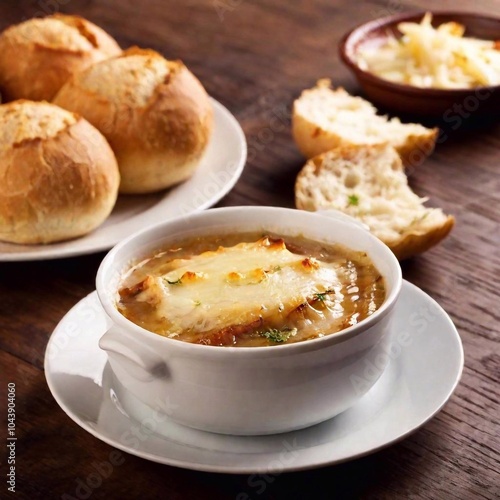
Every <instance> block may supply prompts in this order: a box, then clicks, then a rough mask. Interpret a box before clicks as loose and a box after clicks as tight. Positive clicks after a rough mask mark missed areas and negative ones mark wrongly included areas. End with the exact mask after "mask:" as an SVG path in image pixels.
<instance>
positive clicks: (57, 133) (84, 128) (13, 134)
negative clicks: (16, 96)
mask: <svg viewBox="0 0 500 500" xmlns="http://www.w3.org/2000/svg"><path fill="white" fill-rule="evenodd" d="M0 179H2V182H1V183H0V240H4V241H10V242H14V243H27V244H30V243H50V242H53V241H60V240H66V239H69V238H74V237H76V236H81V235H83V234H85V233H88V232H89V231H92V229H94V228H95V227H97V226H98V225H99V224H101V223H102V222H103V221H104V219H106V217H107V216H108V215H109V213H110V212H111V210H112V208H113V206H114V204H115V201H116V197H117V194H118V185H119V183H120V176H119V172H118V165H117V163H116V159H115V157H114V155H113V151H112V150H111V148H110V147H109V144H108V143H107V142H106V139H105V138H104V137H103V136H102V134H101V133H100V132H99V131H98V130H97V129H95V128H94V127H93V126H92V125H90V123H88V122H87V121H86V120H84V119H83V118H80V117H78V116H76V115H74V114H72V113H69V112H67V111H65V110H63V109H61V108H58V107H57V106H54V105H53V104H49V103H47V102H32V101H26V100H20V101H14V102H11V103H8V104H3V105H1V106H0Z"/></svg>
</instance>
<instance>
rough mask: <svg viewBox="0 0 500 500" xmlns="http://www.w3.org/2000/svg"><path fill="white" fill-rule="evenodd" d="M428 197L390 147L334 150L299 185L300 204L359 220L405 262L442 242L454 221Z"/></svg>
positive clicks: (297, 198) (305, 172)
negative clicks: (417, 191) (419, 190)
mask: <svg viewBox="0 0 500 500" xmlns="http://www.w3.org/2000/svg"><path fill="white" fill-rule="evenodd" d="M425 201H426V198H420V197H419V196H417V195H416V194H415V193H414V192H413V191H412V190H411V188H410V187H409V186H408V179H407V177H406V175H405V173H404V170H403V165H402V163H401V158H400V157H399V156H398V154H397V152H396V150H395V149H394V148H393V147H391V146H388V145H377V146H343V147H339V148H334V149H331V150H330V151H327V152H326V153H323V154H321V155H319V156H315V157H314V158H312V159H310V160H309V161H308V162H307V163H306V165H305V166H304V168H303V169H302V171H301V172H300V173H299V175H298V177H297V182H296V184H295V202H296V205H297V208H301V209H304V210H322V209H323V210H325V209H336V210H340V211H342V212H344V213H346V214H347V215H351V216H352V217H355V218H356V219H359V220H360V221H362V222H364V223H365V224H366V225H367V226H368V227H369V228H370V230H371V232H372V233H373V234H374V235H375V236H377V237H378V238H379V239H381V240H382V241H383V242H384V243H385V244H386V245H387V246H389V247H390V248H391V250H392V251H393V252H394V254H395V255H396V257H397V258H398V259H400V260H403V259H406V258H408V257H411V256H412V255H415V254H418V253H421V252H424V251H426V250H428V249H429V248H431V247H432V246H434V245H436V244H437V243H438V242H439V241H441V240H442V239H443V238H445V237H446V236H447V235H448V233H449V232H450V231H451V229H452V227H453V225H454V222H455V219H454V218H453V217H452V216H450V215H446V214H444V213H443V211H442V210H441V209H439V208H429V207H426V206H425V205H424V202H425Z"/></svg>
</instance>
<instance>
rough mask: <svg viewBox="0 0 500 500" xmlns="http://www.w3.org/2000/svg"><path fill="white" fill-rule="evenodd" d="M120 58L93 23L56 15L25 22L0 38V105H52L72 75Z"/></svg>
mask: <svg viewBox="0 0 500 500" xmlns="http://www.w3.org/2000/svg"><path fill="white" fill-rule="evenodd" d="M120 53H121V49H120V47H119V46H118V44H117V43H116V42H115V41H114V40H113V38H111V37H110V36H109V35H108V34H107V33H106V32H105V31H103V30H102V29H101V28H99V27H97V26H96V25H95V24H92V23H91V22H89V21H87V20H85V19H82V18H81V17H76V16H65V15H61V14H56V15H53V16H49V17H45V18H42V19H39V18H38V19H30V20H28V21H25V22H23V23H21V24H16V25H14V26H11V27H10V28H8V29H6V30H5V31H4V32H3V33H2V34H1V35H0V89H1V90H2V94H3V97H4V101H10V100H14V99H32V100H34V101H40V100H52V99H53V98H54V96H55V95H56V93H57V91H58V90H59V89H60V88H61V87H62V85H63V84H64V82H65V81H66V80H67V79H68V78H69V77H70V76H71V75H72V74H73V73H75V72H77V71H81V70H82V69H84V68H86V67H88V66H90V65H91V64H94V63H96V62H98V61H102V60H103V59H107V58H108V57H113V56H116V55H118V54H120Z"/></svg>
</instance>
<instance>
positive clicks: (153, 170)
mask: <svg viewBox="0 0 500 500" xmlns="http://www.w3.org/2000/svg"><path fill="white" fill-rule="evenodd" d="M54 103H56V104H58V105H59V106H61V107H63V108H66V109H68V110H70V111H74V112H76V113H79V114H80V115H82V116H83V117H84V118H86V119H87V120H88V121H89V122H90V123H92V124H93V125H94V126H96V127H97V128H98V129H99V130H100V131H101V132H102V133H103V134H104V136H105V137H106V138H107V139H108V141H109V143H110V145H111V147H112V148H113V150H114V152H115V154H116V157H117V159H118V165H119V167H120V173H121V184H120V192H122V193H147V192H153V191H158V190H161V189H164V188H166V187H169V186H172V185H173V184H177V183H178V182H181V181H184V180H185V179H187V178H188V177H190V176H191V175H192V174H193V172H194V170H195V168H196V166H197V165H198V163H199V160H200V158H201V156H202V153H203V152H204V150H205V148H206V146H207V144H208V140H209V138H210V135H211V132H212V127H213V124H212V106H211V103H210V100H209V98H208V96H207V93H206V92H205V89H204V88H203V87H202V85H201V83H200V82H199V81H198V80H197V79H196V78H195V76H194V75H193V74H192V73H191V72H190V71H189V70H188V69H187V68H186V67H185V66H184V64H182V62H180V61H167V60H166V59H165V58H164V57H162V56H161V55H160V54H158V53H157V52H154V51H152V50H143V49H138V48H132V49H129V50H127V51H125V52H124V53H123V54H122V55H121V56H119V57H117V58H113V59H108V60H107V61H103V62H101V63H99V64H96V65H95V66H92V67H90V68H88V69H87V70H85V71H83V72H82V73H78V74H75V75H74V76H73V77H72V78H71V79H70V80H68V82H67V83H66V84H65V85H64V86H63V87H62V88H61V90H60V91H59V93H58V94H57V96H56V98H55V99H54Z"/></svg>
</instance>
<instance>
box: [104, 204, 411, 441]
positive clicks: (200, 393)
mask: <svg viewBox="0 0 500 500" xmlns="http://www.w3.org/2000/svg"><path fill="white" fill-rule="evenodd" d="M325 213H326V212H325ZM241 231H247V232H248V231H254V232H271V233H275V234H280V235H284V236H286V235H294V236H297V235H302V236H304V237H305V238H308V239H310V240H312V241H318V242H325V243H332V244H335V243H339V244H342V245H344V246H346V247H348V248H350V249H352V250H357V251H363V252H366V253H367V254H368V256H369V258H370V259H371V260H372V262H373V263H374V265H375V267H376V268H377V269H378V271H379V272H380V273H381V275H382V276H383V277H384V281H385V289H386V298H385V300H384V303H383V304H382V306H381V307H380V308H379V309H378V310H377V311H376V312H375V313H373V314H372V315H371V316H370V317H368V318H366V319H365V320H363V321H362V322H360V323H358V324H357V325H354V326H351V327H349V328H346V329H344V330H342V331H341V332H339V333H336V334H335V335H325V336H324V337H322V338H317V339H314V340H308V341H305V342H297V343H293V344H289V345H281V346H269V347H256V348H252V347H223V348H222V347H214V346H205V345H198V344H190V343H187V342H181V341H179V340H175V339H170V338H167V337H163V336H160V335H156V334H154V333H152V332H150V331H148V330H145V329H144V328H141V327H139V326H137V325H136V324H134V323H132V322H131V321H129V320H128V319H126V318H125V317H124V316H122V315H121V314H120V313H119V312H118V310H117V309H116V301H117V299H118V294H117V290H118V287H119V286H120V284H121V276H122V275H123V273H124V272H126V271H128V269H129V267H130V263H131V262H133V261H140V260H142V259H143V258H145V257H147V256H149V255H151V253H153V252H155V251H157V250H158V249H159V248H160V247H161V246H163V245H165V244H168V243H170V244H173V245H175V244H177V243H178V241H179V239H183V238H186V237H189V236H193V235H196V236H203V235H213V234H223V233H234V232H241ZM96 288H97V294H98V295H99V299H100V301H101V304H102V306H103V308H104V310H105V311H106V313H107V314H108V316H109V317H110V318H111V320H112V321H113V323H114V325H113V326H112V327H111V328H110V329H109V330H108V332H106V334H105V335H104V336H103V337H102V338H101V340H100V346H101V348H102V349H104V350H106V351H107V353H108V357H109V362H110V365H111V368H112V370H113V372H114V373H115V375H116V376H117V378H118V379H119V380H120V382H121V383H122V384H123V386H124V387H126V388H127V390H128V391H130V392H131V393H132V394H133V395H134V396H136V397H137V398H138V399H139V400H141V401H142V402H143V403H145V404H147V405H149V406H150V407H153V406H154V405H158V406H159V408H160V410H161V411H163V412H164V413H165V414H167V415H168V416H169V418H171V419H172V420H175V421H176V422H178V423H181V424H184V425H188V426H190V427H194V428H196V429H201V430H205V431H211V432H220V433H223V434H238V435H261V434H274V433H277V432H288V431H292V430H296V429H300V428H304V427H307V426H309V425H313V424H317V423H319V422H323V421H324V420H327V419H329V418H331V417H333V416H335V415H337V414H339V413H341V412H342V411H344V410H345V409H347V408H349V407H350V406H352V405H353V404H354V403H356V402H357V401H358V400H359V399H360V398H361V397H362V395H363V394H364V393H365V392H367V391H368V390H369V389H370V388H371V386H372V385H373V384H375V382H376V381H377V379H378V378H379V377H380V376H381V375H382V373H383V370H384V368H385V366H386V364H387V361H388V358H387V355H386V352H387V348H388V345H389V332H390V329H389V326H390V322H391V320H392V318H393V310H394V305H395V303H396V300H397V297H398V294H399V291H400V288H401V268H400V266H399V263H398V261H397V259H396V258H395V257H394V254H393V253H392V252H391V251H390V250H389V248H388V247H387V246H385V245H384V244H383V243H381V242H380V240H379V239H377V238H375V237H374V236H373V235H372V234H371V233H370V232H369V231H367V230H366V229H365V228H364V227H360V226H359V225H358V224H356V223H353V222H352V221H351V220H350V219H349V220H346V217H345V215H343V214H340V215H339V212H335V211H331V212H328V215H324V214H318V213H312V212H305V211H301V210H291V209H286V208H276V207H227V208H219V209H214V210H208V211H205V212H202V213H197V214H192V215H190V216H189V217H186V218H183V219H182V220H174V221H169V222H166V223H163V224H160V225H157V226H155V227H150V228H148V229H146V230H144V231H142V232H140V233H137V234H135V235H132V236H131V237H130V238H128V239H126V240H124V241H122V242H121V243H119V244H118V245H117V246H115V247H114V248H113V249H112V250H111V251H110V252H109V253H108V255H107V256H106V257H105V258H104V260H103V262H102V264H101V266H100V268H99V271H98V273H97V279H96ZM327 333H328V332H325V334H327ZM366 363H369V364H371V365H372V366H373V371H374V376H373V377H371V378H370V379H369V380H366V381H365V383H364V384H362V385H358V386H356V384H355V378H356V377H359V376H361V375H362V373H363V370H364V367H365V364H366Z"/></svg>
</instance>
